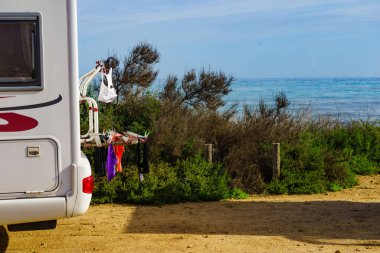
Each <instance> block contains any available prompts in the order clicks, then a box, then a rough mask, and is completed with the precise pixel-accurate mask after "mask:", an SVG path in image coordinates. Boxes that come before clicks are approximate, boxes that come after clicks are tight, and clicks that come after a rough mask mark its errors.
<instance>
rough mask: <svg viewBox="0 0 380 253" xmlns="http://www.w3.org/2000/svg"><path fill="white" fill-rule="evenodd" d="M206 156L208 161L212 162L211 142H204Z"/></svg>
mask: <svg viewBox="0 0 380 253" xmlns="http://www.w3.org/2000/svg"><path fill="white" fill-rule="evenodd" d="M206 158H207V161H208V162H209V163H212V144H206Z"/></svg>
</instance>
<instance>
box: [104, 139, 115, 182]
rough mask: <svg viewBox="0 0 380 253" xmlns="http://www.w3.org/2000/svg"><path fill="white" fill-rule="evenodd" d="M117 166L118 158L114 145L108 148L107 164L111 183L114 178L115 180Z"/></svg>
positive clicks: (108, 177)
mask: <svg viewBox="0 0 380 253" xmlns="http://www.w3.org/2000/svg"><path fill="white" fill-rule="evenodd" d="M116 164H117V158H116V155H115V152H114V150H113V145H112V144H110V145H109V146H108V156H107V163H106V167H107V179H108V181H111V180H112V178H114V177H115V175H116V171H115V167H116Z"/></svg>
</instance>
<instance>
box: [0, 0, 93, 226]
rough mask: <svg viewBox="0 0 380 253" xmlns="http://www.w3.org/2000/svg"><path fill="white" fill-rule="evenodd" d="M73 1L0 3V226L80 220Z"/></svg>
mask: <svg viewBox="0 0 380 253" xmlns="http://www.w3.org/2000/svg"><path fill="white" fill-rule="evenodd" d="M79 99H80V96H79V81H78V53H77V20H76V0H27V1H25V0H1V1H0V225H5V224H8V225H9V224H20V223H31V222H41V221H55V220H57V219H59V218H65V217H73V216H77V215H81V214H83V213H85V212H86V211H87V209H88V207H89V204H90V201H91V193H92V189H93V179H92V176H91V168H90V164H89V162H88V160H87V158H86V157H85V156H84V155H83V154H81V149H80V126H79Z"/></svg>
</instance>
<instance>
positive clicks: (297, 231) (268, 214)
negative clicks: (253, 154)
mask: <svg viewBox="0 0 380 253" xmlns="http://www.w3.org/2000/svg"><path fill="white" fill-rule="evenodd" d="M178 208H180V211H178ZM126 232H127V233H155V234H156V233H159V234H162V233H163V234H165V233H179V234H218V235H220V234H229V235H257V236H283V237H286V238H289V239H292V240H297V241H302V242H308V243H318V244H321V243H325V244H334V243H330V242H328V241H329V240H334V241H336V240H338V241H339V239H350V240H349V241H350V243H349V245H364V246H365V245H368V246H369V245H372V246H380V242H379V240H380V203H358V202H349V201H307V202H248V201H222V202H208V203H184V204H180V205H165V206H162V207H153V206H140V207H137V209H136V210H135V212H134V214H133V216H132V218H131V220H130V222H129V224H128V226H127V227H126ZM363 241H365V242H363ZM335 244H339V243H335ZM345 244H346V243H345Z"/></svg>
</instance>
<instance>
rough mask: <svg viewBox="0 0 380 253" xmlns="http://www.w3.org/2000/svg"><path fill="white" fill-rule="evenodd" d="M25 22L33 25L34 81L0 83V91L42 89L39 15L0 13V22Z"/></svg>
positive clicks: (40, 25)
mask: <svg viewBox="0 0 380 253" xmlns="http://www.w3.org/2000/svg"><path fill="white" fill-rule="evenodd" d="M4 21H5V22H7V21H8V22H25V21H26V22H27V21H32V22H34V23H35V34H36V36H35V38H34V42H33V44H34V48H33V50H34V53H33V56H34V59H33V61H34V62H33V63H34V68H35V75H36V77H35V80H33V81H19V82H17V81H11V82H1V81H0V91H19V90H20V91H25V90H32V91H36V90H37V91H40V90H43V89H44V82H43V65H42V62H43V53H42V51H43V46H42V45H43V44H42V20H41V14H40V13H32V12H28V13H4V12H0V22H4Z"/></svg>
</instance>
